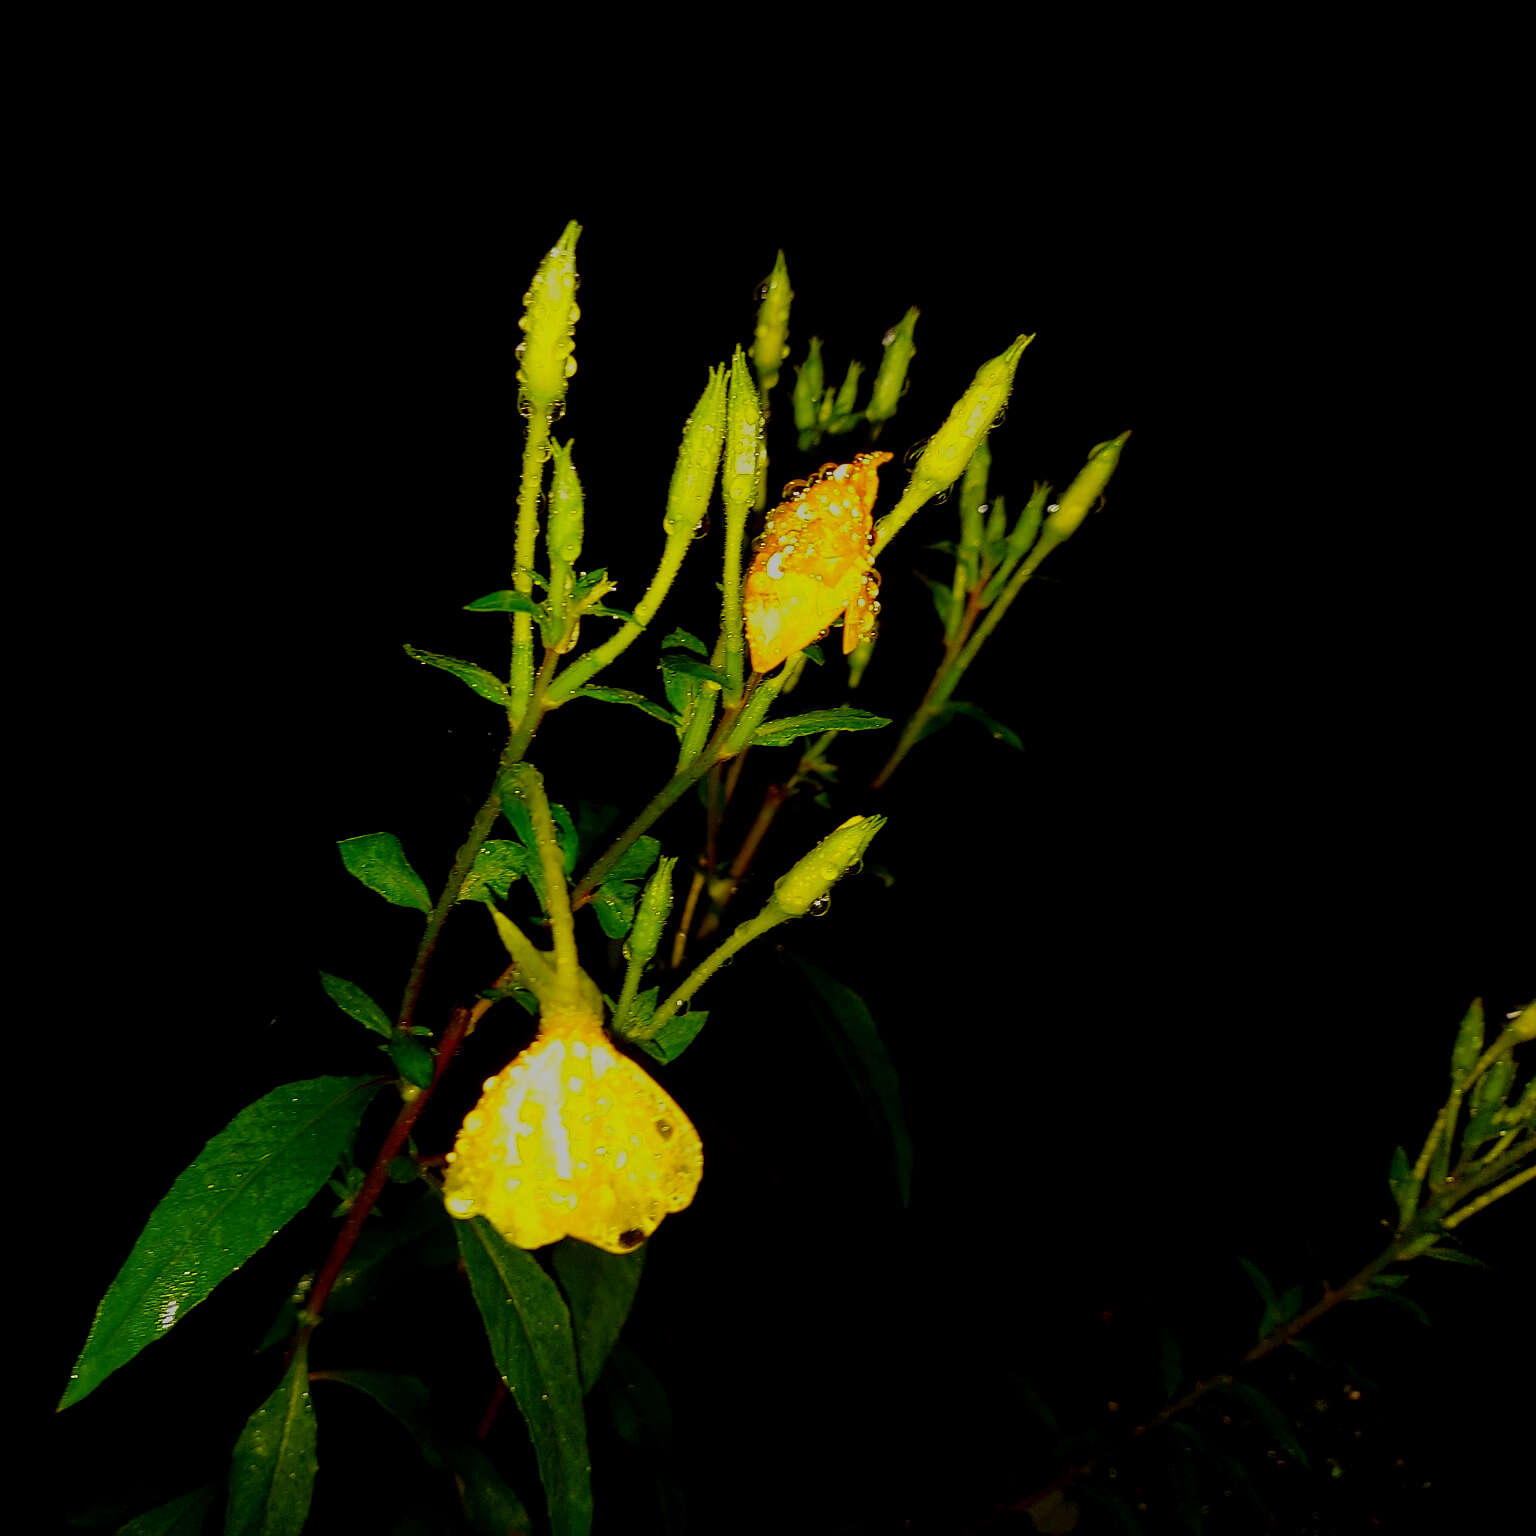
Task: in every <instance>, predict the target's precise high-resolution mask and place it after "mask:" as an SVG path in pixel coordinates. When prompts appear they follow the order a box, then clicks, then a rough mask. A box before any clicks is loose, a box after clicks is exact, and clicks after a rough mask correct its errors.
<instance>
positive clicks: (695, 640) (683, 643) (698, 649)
mask: <svg viewBox="0 0 1536 1536" xmlns="http://www.w3.org/2000/svg"><path fill="white" fill-rule="evenodd" d="M661 648H662V650H664V651H670V650H682V651H692V652H693V654H694V655H695V656H708V655H709V647H708V646H707V645H705V644H704V642H703V641H702V640H700V639H699V637H698V636H697V635H693V634H690V633H689V632H688V631H687V630H686V629H674V630H673V631H672V633H671V634H670V635H668V636H667V638H666V639H665V640H663V641H662V642H661Z"/></svg>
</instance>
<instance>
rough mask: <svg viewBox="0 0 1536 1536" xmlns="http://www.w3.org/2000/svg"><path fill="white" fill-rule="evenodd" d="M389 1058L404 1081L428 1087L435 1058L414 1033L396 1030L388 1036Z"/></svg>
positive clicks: (420, 1086) (434, 1069) (435, 1063)
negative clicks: (409, 1033)
mask: <svg viewBox="0 0 1536 1536" xmlns="http://www.w3.org/2000/svg"><path fill="white" fill-rule="evenodd" d="M389 1059H390V1060H391V1061H392V1062H394V1064H395V1071H397V1072H398V1073H399V1074H400V1076H401V1077H403V1078H404V1079H405V1080H406V1082H408V1083H413V1084H415V1086H416V1087H418V1088H430V1087H431V1086H432V1077H433V1074H434V1072H435V1071H436V1070H437V1058H436V1057H435V1056H434V1055H433V1054H432V1052H431V1051H429V1050H428V1049H427V1047H426V1046H424V1045H423V1044H422V1043H421V1041H420V1040H418V1039H417V1038H416V1037H415V1036H414V1035H408V1034H406V1033H405V1032H404V1031H403V1030H396V1031H395V1033H394V1034H392V1035H391V1036H390V1037H389Z"/></svg>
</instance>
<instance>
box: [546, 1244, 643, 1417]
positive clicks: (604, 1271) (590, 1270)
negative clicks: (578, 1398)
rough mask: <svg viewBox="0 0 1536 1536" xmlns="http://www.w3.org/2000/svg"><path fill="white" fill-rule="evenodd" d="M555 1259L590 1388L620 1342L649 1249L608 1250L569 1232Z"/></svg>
mask: <svg viewBox="0 0 1536 1536" xmlns="http://www.w3.org/2000/svg"><path fill="white" fill-rule="evenodd" d="M554 1259H555V1274H556V1275H557V1276H558V1277H559V1280H560V1288H561V1290H563V1291H564V1292H565V1299H566V1301H567V1302H569V1303H570V1309H571V1324H572V1326H573V1327H574V1328H575V1330H576V1356H577V1359H578V1360H579V1362H580V1364H581V1387H582V1391H583V1392H590V1391H591V1390H592V1388H593V1387H594V1386H596V1385H597V1378H598V1377H599V1376H601V1375H602V1374H603V1364H604V1362H605V1361H606V1360H607V1359H608V1356H609V1353H610V1352H611V1351H612V1349H613V1346H614V1345H615V1344H617V1343H618V1341H619V1334H620V1332H621V1331H622V1330H623V1327H624V1322H625V1320H626V1319H627V1318H628V1316H629V1309H630V1308H631V1307H632V1306H633V1305H634V1301H635V1291H636V1290H637V1289H638V1288H639V1285H640V1271H641V1268H642V1267H643V1266H644V1264H645V1249H644V1248H637V1249H635V1251H634V1252H633V1253H605V1252H604V1251H603V1250H602V1249H601V1248H594V1247H593V1246H592V1245H591V1243H584V1242H581V1241H580V1240H579V1239H578V1238H574V1237H568V1238H565V1239H564V1240H563V1241H562V1242H559V1243H557V1244H556V1245H555V1248H554Z"/></svg>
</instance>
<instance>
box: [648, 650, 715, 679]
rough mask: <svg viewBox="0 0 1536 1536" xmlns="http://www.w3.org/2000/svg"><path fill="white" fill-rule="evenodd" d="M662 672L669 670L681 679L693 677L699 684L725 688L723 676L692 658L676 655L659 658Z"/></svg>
mask: <svg viewBox="0 0 1536 1536" xmlns="http://www.w3.org/2000/svg"><path fill="white" fill-rule="evenodd" d="M661 666H662V671H663V672H666V671H667V670H669V669H670V670H671V671H673V672H676V673H678V674H680V675H681V676H683V677H695V678H697V679H698V680H699V681H700V682H704V683H718V684H719V685H720V687H722V688H723V687H725V675H724V674H723V673H721V672H717V671H715V669H714V668H713V667H712V666H710V665H709V663H708V662H704V661H696V660H695V659H694V658H693V657H692V656H679V655H677V654H676V653H674V654H672V655H670V656H663V657H662V658H661Z"/></svg>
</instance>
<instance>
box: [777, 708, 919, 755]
mask: <svg viewBox="0 0 1536 1536" xmlns="http://www.w3.org/2000/svg"><path fill="white" fill-rule="evenodd" d="M890 723H891V722H890V721H889V720H888V719H887V718H886V717H885V716H884V715H872V714H870V712H869V711H868V710H867V709H855V708H854V707H853V706H852V705H851V704H840V705H838V707H837V708H836V709H813V710H811V711H810V712H809V713H808V714H804V715H786V716H785V717H784V718H783V719H782V720H769V721H767V722H766V723H764V724H763V725H760V726H758V728H757V730H756V731H754V732H753V734H752V744H753V746H757V747H782V746H785V745H786V744H787V743H789V742H791V741H794V740H796V739H797V738H799V737H801V736H819V735H821V733H822V732H823V731H877V730H879V729H880V727H881V726H882V725H889V724H890Z"/></svg>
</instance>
